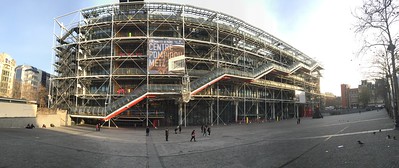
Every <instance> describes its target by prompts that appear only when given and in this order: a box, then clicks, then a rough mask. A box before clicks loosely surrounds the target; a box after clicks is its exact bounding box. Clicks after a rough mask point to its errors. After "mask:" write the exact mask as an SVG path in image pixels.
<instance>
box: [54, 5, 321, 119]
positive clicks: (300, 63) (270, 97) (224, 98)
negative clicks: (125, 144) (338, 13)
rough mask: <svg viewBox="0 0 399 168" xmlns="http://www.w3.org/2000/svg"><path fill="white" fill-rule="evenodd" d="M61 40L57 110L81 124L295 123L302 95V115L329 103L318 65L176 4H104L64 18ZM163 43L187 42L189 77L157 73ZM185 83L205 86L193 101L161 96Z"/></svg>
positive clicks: (259, 34) (236, 25) (260, 34)
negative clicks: (158, 42)
mask: <svg viewBox="0 0 399 168" xmlns="http://www.w3.org/2000/svg"><path fill="white" fill-rule="evenodd" d="M54 35H55V39H56V40H55V44H54V51H55V54H54V55H55V57H54V59H55V61H54V68H55V73H56V75H55V77H54V78H52V82H53V88H52V93H51V94H52V98H53V100H52V102H53V104H52V106H53V107H57V108H63V109H67V110H68V112H69V113H70V114H71V115H72V116H75V117H82V118H98V119H106V120H109V119H110V118H114V117H115V121H118V119H119V120H120V121H121V120H128V119H129V118H130V119H132V118H134V119H137V120H140V121H144V120H145V121H147V124H148V121H150V122H151V121H152V123H154V121H157V122H155V124H154V125H176V124H183V123H184V124H221V123H223V124H227V123H231V122H240V121H245V122H246V120H249V121H253V122H257V121H265V120H270V119H272V120H275V119H285V118H290V117H293V116H294V115H295V112H294V111H295V105H297V106H298V104H296V102H295V101H294V97H295V90H301V91H305V92H306V99H307V103H305V104H299V106H301V109H302V111H304V109H307V108H310V109H314V108H315V107H316V106H318V105H319V102H320V101H319V100H320V82H319V81H320V76H321V75H320V70H322V67H321V66H320V65H319V63H318V62H317V61H315V60H313V59H311V58H310V57H308V56H306V55H305V54H304V53H302V52H300V51H299V50H297V49H295V48H294V47H292V46H290V45H289V44H287V43H285V42H283V41H282V40H280V39H278V38H276V37H274V36H273V35H270V34H269V33H267V32H264V31H263V30H260V29H258V28H256V27H254V26H252V25H249V24H247V23H245V22H244V21H242V20H240V19H237V18H234V17H232V16H229V15H226V14H223V13H220V12H216V11H211V10H207V9H203V8H198V7H194V6H190V5H179V4H172V3H145V2H131V3H121V4H112V5H104V6H97V7H93V8H88V9H83V10H79V11H76V12H73V13H69V14H67V15H64V16H61V17H58V18H56V19H55V30H54ZM154 38H163V39H182V40H184V42H185V66H186V67H185V72H184V73H183V74H150V73H149V72H148V70H147V55H148V53H147V49H148V46H147V44H148V40H149V39H154ZM216 73H221V74H219V75H216V76H215V74H216ZM255 74H256V75H255ZM185 76H186V77H185ZM208 76H209V78H208V79H206V77H208ZM211 76H213V77H212V78H211ZM185 78H187V79H190V81H191V82H192V83H191V85H192V86H194V85H195V86H196V87H197V88H188V89H191V90H188V91H190V94H189V95H191V99H190V101H189V102H183V101H182V100H183V99H182V93H183V92H182V91H180V90H179V89H176V90H175V89H173V90H159V89H158V90H156V89H155V90H156V91H154V87H161V86H162V87H165V86H166V85H169V86H170V87H172V88H179V87H182V83H183V82H184V81H185V80H187V79H185ZM201 80H204V81H205V83H201V82H199V81H201ZM193 83H194V84H193ZM197 84H198V86H197ZM151 88H152V89H153V91H150V90H151ZM137 90H139V91H141V90H143V91H142V92H139V91H137ZM135 96H136V97H135ZM122 99H123V100H124V101H121V100H122ZM142 100H144V101H142ZM131 102H134V103H131ZM125 104H129V105H126V107H128V108H125V109H124V107H125ZM126 109H127V110H126ZM125 110H126V111H125ZM110 114H112V115H111V116H110ZM247 118H248V119H247ZM129 121H131V120H129Z"/></svg>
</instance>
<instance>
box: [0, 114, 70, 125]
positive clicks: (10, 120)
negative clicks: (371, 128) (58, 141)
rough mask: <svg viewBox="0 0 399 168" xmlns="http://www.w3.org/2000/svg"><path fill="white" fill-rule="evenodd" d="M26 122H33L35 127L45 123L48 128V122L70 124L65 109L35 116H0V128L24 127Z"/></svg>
mask: <svg viewBox="0 0 399 168" xmlns="http://www.w3.org/2000/svg"><path fill="white" fill-rule="evenodd" d="M27 124H34V125H35V126H36V128H40V127H42V125H43V124H46V126H47V128H50V124H54V125H55V126H56V127H59V126H70V125H71V118H70V116H69V115H67V113H66V111H62V110H57V111H56V112H53V113H51V114H48V113H45V114H40V113H39V114H37V116H36V117H0V128H25V127H26V125H27Z"/></svg>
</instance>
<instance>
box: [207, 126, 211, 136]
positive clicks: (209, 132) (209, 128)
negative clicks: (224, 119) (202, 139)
mask: <svg viewBox="0 0 399 168" xmlns="http://www.w3.org/2000/svg"><path fill="white" fill-rule="evenodd" d="M208 135H209V136H211V127H208Z"/></svg>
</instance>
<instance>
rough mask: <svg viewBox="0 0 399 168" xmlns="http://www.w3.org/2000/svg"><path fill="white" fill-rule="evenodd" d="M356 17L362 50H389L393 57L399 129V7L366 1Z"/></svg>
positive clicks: (380, 0)
mask: <svg viewBox="0 0 399 168" xmlns="http://www.w3.org/2000/svg"><path fill="white" fill-rule="evenodd" d="M353 15H354V17H355V18H356V19H357V20H358V23H357V24H356V25H355V32H356V33H357V34H361V35H362V36H363V37H364V39H365V40H364V41H365V43H364V46H363V48H362V49H361V50H362V51H364V52H365V53H367V52H368V51H372V50H374V51H375V50H387V51H389V53H390V55H391V65H392V81H393V86H392V88H393V89H392V93H393V94H392V95H393V100H394V102H395V103H394V109H393V112H394V116H395V127H396V128H399V117H398V115H397V114H398V111H397V104H398V103H397V101H398V99H397V98H398V96H397V94H398V80H397V76H396V62H395V61H396V59H395V48H396V47H395V44H396V42H397V41H398V39H397V38H396V39H394V38H393V37H397V33H398V32H393V31H392V30H397V22H398V21H399V19H398V17H399V6H398V4H397V2H396V1H393V0H365V1H363V6H361V7H359V8H357V9H356V10H355V12H354V14H353Z"/></svg>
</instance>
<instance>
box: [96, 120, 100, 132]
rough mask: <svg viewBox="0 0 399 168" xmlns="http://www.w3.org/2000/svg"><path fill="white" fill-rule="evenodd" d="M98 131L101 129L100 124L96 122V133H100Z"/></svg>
mask: <svg viewBox="0 0 399 168" xmlns="http://www.w3.org/2000/svg"><path fill="white" fill-rule="evenodd" d="M100 129H101V123H100V122H98V123H97V124H96V131H100Z"/></svg>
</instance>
